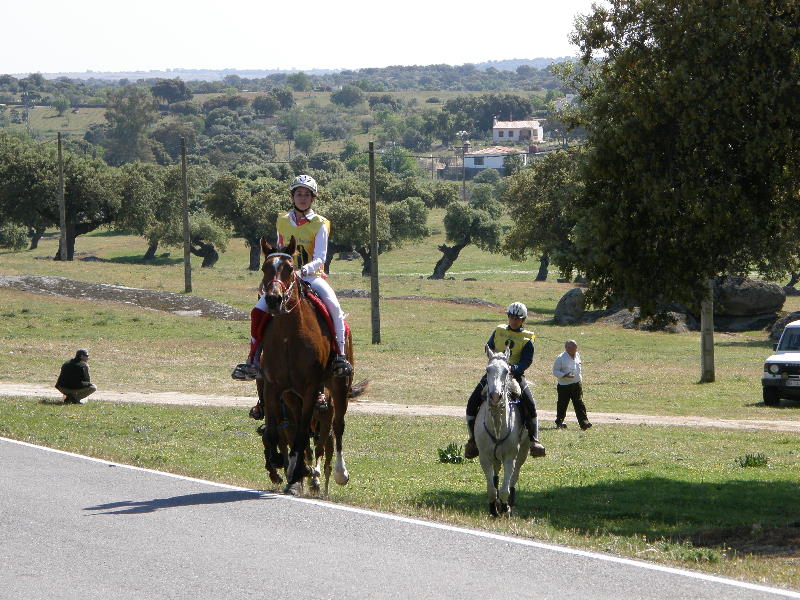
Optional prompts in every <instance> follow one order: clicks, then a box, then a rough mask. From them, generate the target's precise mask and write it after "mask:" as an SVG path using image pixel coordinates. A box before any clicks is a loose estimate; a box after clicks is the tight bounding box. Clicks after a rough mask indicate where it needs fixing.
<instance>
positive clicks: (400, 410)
mask: <svg viewBox="0 0 800 600" xmlns="http://www.w3.org/2000/svg"><path fill="white" fill-rule="evenodd" d="M0 396H27V397H31V398H39V399H43V400H52V401H56V400H60V399H61V397H62V396H61V394H60V393H59V392H58V391H56V390H55V389H53V388H52V387H50V386H47V385H41V384H26V383H12V382H8V381H0ZM90 400H94V401H105V402H139V403H143V404H179V405H192V406H227V407H232V406H240V407H243V408H244V407H249V406H252V404H253V397H252V396H204V395H201V394H182V393H180V392H158V393H137V392H114V391H107V390H103V389H101V390H100V391H98V392H97V393H96V394H95V395H94V396H92V397H91V398H90ZM348 410H349V411H350V412H353V413H364V414H381V415H410V416H423V417H457V418H463V416H464V407H463V406H436V405H430V404H389V403H386V402H370V401H369V400H365V401H364V400H362V401H359V400H354V401H351V403H350V407H349V409H348ZM539 418H540V419H541V420H542V421H543V422H545V423H548V422H549V421H552V420H553V419H554V418H555V412H554V411H550V410H540V411H539ZM591 419H592V422H593V423H618V424H623V425H672V426H680V427H716V428H720V429H752V430H768V431H790V432H794V433H800V421H762V420H748V419H711V418H708V417H692V416H686V417H674V416H663V415H662V416H659V415H632V414H610V413H597V412H593V413H591ZM568 420H571V419H568Z"/></svg>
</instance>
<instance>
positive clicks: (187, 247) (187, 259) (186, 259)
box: [181, 137, 192, 294]
mask: <svg viewBox="0 0 800 600" xmlns="http://www.w3.org/2000/svg"><path fill="white" fill-rule="evenodd" d="M181 185H182V187H183V194H182V198H183V203H182V204H183V206H182V209H183V210H182V212H183V282H184V287H183V291H184V292H185V293H187V294H188V293H190V292H191V291H192V260H191V256H192V253H191V236H190V233H189V185H188V183H187V181H186V138H185V137H182V138H181Z"/></svg>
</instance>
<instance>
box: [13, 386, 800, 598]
mask: <svg viewBox="0 0 800 600" xmlns="http://www.w3.org/2000/svg"><path fill="white" fill-rule="evenodd" d="M0 412H2V415H3V418H2V420H0V435H2V436H5V437H12V438H16V439H20V440H24V441H28V442H31V443H36V444H43V445H46V446H51V447H56V448H60V449H64V450H68V451H74V452H80V453H84V454H89V455H91V456H95V457H100V458H103V459H107V460H113V461H117V462H123V463H126V464H132V465H136V466H141V467H147V468H155V469H160V470H165V471H170V472H173V473H179V474H182V475H188V476H192V477H200V478H203V479H210V480H215V481H222V482H226V483H230V484H234V485H239V486H245V487H250V488H255V489H263V488H265V487H266V488H269V486H270V484H269V483H268V479H267V478H266V474H265V472H264V470H263V458H262V456H263V455H262V454H261V451H260V448H261V446H260V444H261V441H260V438H259V437H258V436H256V435H255V432H254V429H255V427H254V423H253V422H252V421H249V420H248V419H247V418H246V417H245V416H244V414H242V411H241V409H236V410H234V409H219V408H193V407H166V406H144V405H125V404H105V403H89V404H88V405H86V406H74V405H73V406H64V405H61V404H59V403H52V402H36V401H31V400H24V399H21V398H18V399H17V398H10V399H2V400H0ZM542 438H543V441H544V443H545V444H546V446H547V448H548V456H547V457H546V458H544V459H537V460H529V461H528V463H526V465H525V466H524V467H523V471H522V476H521V478H520V481H519V483H518V490H517V499H518V500H517V511H516V516H515V517H514V518H512V519H508V520H506V519H501V520H494V521H493V520H491V519H489V518H488V517H487V516H486V515H485V510H486V509H485V506H486V496H485V482H484V479H483V475H482V472H481V470H480V467H479V465H478V464H477V462H476V461H467V462H464V463H461V464H451V463H442V462H440V461H439V460H438V450H439V449H440V448H444V447H446V446H447V445H448V444H450V443H451V442H453V441H454V440H462V439H463V432H462V425H461V423H460V422H459V421H458V420H457V419H448V418H435V417H425V418H419V417H418V418H405V417H381V416H371V415H351V416H350V417H349V418H348V424H347V436H346V457H347V461H348V468H349V470H350V473H351V476H352V479H351V482H350V484H348V485H347V486H346V487H338V486H336V485H335V484H334V483H333V482H331V486H332V487H331V495H330V499H331V500H332V501H334V502H341V503H347V504H350V505H355V506H361V507H367V508H373V509H378V510H382V511H389V512H393V513H399V514H404V515H410V516H414V517H421V518H424V519H431V520H435V521H440V522H447V523H452V524H456V525H462V526H468V527H477V528H481V529H488V530H491V531H497V532H500V533H505V534H510V535H515V536H522V537H529V538H534V539H537V540H541V541H548V542H553V543H558V544H567V545H571V546H578V547H583V548H588V549H592V550H596V551H600V552H609V553H613V554H618V555H624V556H630V557H633V558H639V559H644V560H652V561H657V562H661V563H665V564H670V565H676V566H680V567H688V568H692V569H699V570H702V571H706V572H710V573H714V574H718V575H723V576H730V577H737V578H743V579H746V580H750V581H755V582H762V583H763V582H766V583H770V584H774V585H783V586H788V587H791V588H796V589H800V570H798V569H797V560H798V556H797V546H798V544H797V536H798V534H800V521H799V520H798V519H800V512H798V508H797V502H796V500H797V497H798V492H800V489H798V476H797V462H798V447H797V439H796V438H795V437H794V436H792V435H789V434H780V433H766V432H762V433H759V434H758V436H757V437H755V436H754V435H753V434H752V433H750V432H743V431H713V432H708V431H697V430H691V429H687V428H665V427H645V426H614V425H607V426H604V427H603V430H602V431H600V430H599V429H598V428H596V429H592V430H591V431H589V432H586V433H584V432H580V431H578V430H577V428H576V429H570V430H567V431H557V430H555V429H554V428H553V427H547V428H545V429H544V430H543V431H542ZM136 500H139V499H136Z"/></svg>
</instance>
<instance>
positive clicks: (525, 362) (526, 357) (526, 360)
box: [511, 340, 533, 377]
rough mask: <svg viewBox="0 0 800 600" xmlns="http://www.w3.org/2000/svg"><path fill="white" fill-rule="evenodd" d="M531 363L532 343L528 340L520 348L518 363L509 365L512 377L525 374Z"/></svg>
mask: <svg viewBox="0 0 800 600" xmlns="http://www.w3.org/2000/svg"><path fill="white" fill-rule="evenodd" d="M532 362H533V342H532V341H530V340H528V341H527V342H526V343H525V345H524V346H523V347H522V355H521V356H520V357H519V362H518V363H517V364H515V365H511V373H512V374H513V375H514V377H520V376H522V375H524V374H525V371H526V369H527V368H528V367H530V366H531V363H532Z"/></svg>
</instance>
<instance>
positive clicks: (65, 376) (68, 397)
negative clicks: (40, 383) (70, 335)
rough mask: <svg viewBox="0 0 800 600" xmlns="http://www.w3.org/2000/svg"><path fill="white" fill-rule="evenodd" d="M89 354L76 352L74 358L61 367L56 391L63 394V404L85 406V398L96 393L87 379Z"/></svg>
mask: <svg viewBox="0 0 800 600" xmlns="http://www.w3.org/2000/svg"><path fill="white" fill-rule="evenodd" d="M88 360H89V353H88V352H87V351H86V350H83V349H81V350H78V351H77V352H76V353H75V358H72V359H70V360H68V361H67V362H65V363H64V364H63V365H61V373H60V374H59V375H58V381H56V389H57V390H58V391H59V392H61V393H62V394H64V404H86V398H87V397H88V396H90V395H91V394H94V393H95V392H96V391H97V386H96V385H94V384H93V383H92V382H91V380H90V379H89V364H88Z"/></svg>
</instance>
